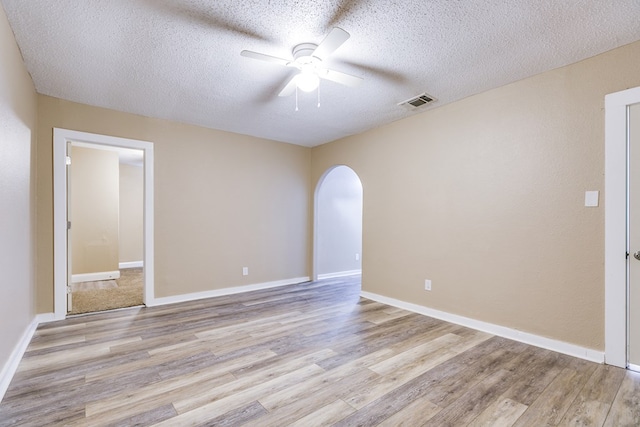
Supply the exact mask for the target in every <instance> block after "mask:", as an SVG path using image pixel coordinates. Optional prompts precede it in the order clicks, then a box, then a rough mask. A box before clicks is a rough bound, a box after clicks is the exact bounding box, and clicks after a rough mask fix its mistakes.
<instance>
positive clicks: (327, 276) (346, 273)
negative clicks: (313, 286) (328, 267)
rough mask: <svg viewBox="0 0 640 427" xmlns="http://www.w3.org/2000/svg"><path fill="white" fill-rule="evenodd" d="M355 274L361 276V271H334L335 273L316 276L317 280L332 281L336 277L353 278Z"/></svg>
mask: <svg viewBox="0 0 640 427" xmlns="http://www.w3.org/2000/svg"><path fill="white" fill-rule="evenodd" d="M356 274H362V270H347V271H336V272H335V273H325V274H318V280H322V279H334V278H336V277H346V276H355V275H356Z"/></svg>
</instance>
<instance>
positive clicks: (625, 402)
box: [604, 371, 640, 427]
mask: <svg viewBox="0 0 640 427" xmlns="http://www.w3.org/2000/svg"><path fill="white" fill-rule="evenodd" d="M639 425H640V373H638V372H631V371H626V372H625V376H624V379H623V380H622V384H621V385H620V389H619V390H618V393H617V395H616V397H615V399H614V401H613V404H612V405H611V409H610V410H609V414H608V415H607V418H606V420H605V423H604V427H621V426H625V427H626V426H629V427H631V426H639Z"/></svg>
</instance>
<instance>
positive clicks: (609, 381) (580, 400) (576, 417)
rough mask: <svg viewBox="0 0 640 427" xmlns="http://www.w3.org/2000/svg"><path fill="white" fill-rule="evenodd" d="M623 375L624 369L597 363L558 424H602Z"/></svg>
mask: <svg viewBox="0 0 640 427" xmlns="http://www.w3.org/2000/svg"><path fill="white" fill-rule="evenodd" d="M624 377H625V371H624V370H622V369H619V368H616V367H613V366H607V365H599V366H598V367H597V368H596V370H595V371H594V373H593V375H592V376H591V378H589V380H588V381H587V383H586V385H585V387H584V388H583V389H582V390H581V391H580V393H579V394H578V396H577V397H576V399H575V400H574V402H573V403H572V405H571V407H569V410H568V411H567V413H566V415H565V416H564V418H563V419H562V421H561V422H560V424H559V425H561V426H601V425H603V424H604V421H605V419H606V417H607V414H608V413H609V408H611V404H612V403H613V400H614V399H615V397H616V393H617V392H618V390H619V389H620V385H621V384H622V381H623V380H624Z"/></svg>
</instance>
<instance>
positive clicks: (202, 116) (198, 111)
mask: <svg viewBox="0 0 640 427" xmlns="http://www.w3.org/2000/svg"><path fill="white" fill-rule="evenodd" d="M0 1H1V3H2V5H3V6H4V9H5V11H6V13H7V16H8V18H9V22H10V24H11V26H12V28H13V30H14V32H15V35H16V39H17V41H18V45H19V46H20V49H21V50H22V54H23V56H24V59H25V62H26V65H27V68H28V70H29V72H30V73H31V75H32V77H33V80H34V83H35V86H36V90H37V91H38V92H39V93H42V94H45V95H50V96H54V97H58V98H63V99H67V100H71V101H76V102H81V103H85V104H90V105H95V106H100V107H106V108H111V109H115V110H120V111H126V112H131V113H137V114H141V115H144V116H150V117H157V118H164V119H170V120H175V121H180V122H184V123H190V124H196V125H201V126H206V127H210V128H215V129H223V130H227V131H232V132H237V133H241V134H248V135H254V136H259V137H263V138H269V139H274V140H278V141H284V142H289V143H294V144H299V145H306V146H314V145H318V144H322V143H326V142H329V141H333V140H335V139H338V138H341V137H344V136H347V135H351V134H356V133H360V132H362V131H365V130H368V129H371V128H374V127H377V126H380V125H382V124H385V123H389V122H391V121H394V120H398V119H400V118H403V117H407V116H409V115H412V114H416V113H417V112H420V111H424V110H417V111H408V110H407V109H405V108H401V107H399V106H397V103H398V102H400V101H404V100H406V99H407V98H410V97H412V96H414V95H418V94H420V93H422V92H427V93H429V94H430V95H433V96H434V97H436V98H437V99H438V102H436V103H435V104H433V105H431V106H428V107H427V108H436V107H437V106H440V105H444V104H446V103H449V102H452V101H455V100H458V99H461V98H464V97H467V96H469V95H472V94H475V93H479V92H482V91H485V90H488V89H491V88H494V87H498V86H501V85H504V84H507V83H510V82H513V81H516V80H519V79H522V78H525V77H528V76H531V75H534V74H537V73H540V72H543V71H546V70H550V69H553V68H557V67H561V66H564V65H567V64H570V63H573V62H577V61H579V60H582V59H584V58H588V57H590V56H594V55H596V54H599V53H601V52H604V51H607V50H610V49H613V48H615V47H618V46H621V45H624V44H627V43H630V42H633V41H636V40H639V39H640V1H639V0H606V1H604V0H562V1H558V0H535V1H534V0H509V1H506V0H484V1H480V0H476V1H474V0H459V1H454V0H429V1H427V0H419V1H400V0H398V1H393V0H387V1H382V0H380V1H376V0H367V1H365V0H360V1H357V0H334V1H318V0H296V1H293V0H288V1H284V0H245V1H238V0H222V1H214V0H209V1H205V0H173V1H171V0H108V1H106V0H56V1H55V2H53V1H50V0H28V1H25V0H0ZM335 26H338V27H340V28H343V29H344V30H346V31H347V32H349V33H350V34H351V38H350V39H349V40H347V41H346V42H345V43H344V44H343V45H342V46H341V47H340V48H339V49H338V50H336V51H335V52H334V53H333V54H332V55H331V56H330V57H329V58H328V59H327V60H326V61H325V65H327V66H329V67H330V68H333V69H336V70H338V71H342V72H345V73H349V74H354V75H357V76H360V77H363V78H364V81H363V83H362V84H361V85H360V86H358V87H356V88H350V87H346V86H341V85H339V84H337V83H334V82H329V81H324V80H323V81H322V83H321V85H320V96H321V107H320V108H317V107H316V104H317V100H316V94H315V93H311V94H309V93H302V92H301V93H300V95H299V98H298V102H299V111H295V96H291V97H278V96H277V94H278V93H279V92H280V90H281V89H282V87H283V86H284V84H285V83H286V82H287V80H288V79H289V77H290V76H291V73H292V72H293V70H292V69H291V68H287V67H283V66H280V65H278V64H273V63H268V62H261V61H257V60H255V59H251V58H245V57H242V56H240V52H241V51H242V50H243V49H248V50H252V51H257V52H262V53H265V54H269V55H273V56H277V57H282V58H290V57H291V49H292V48H293V47H294V46H295V45H297V44H299V43H303V42H311V43H316V44H317V43H320V42H321V41H322V39H323V38H324V36H325V35H326V34H328V33H329V31H330V30H331V29H332V28H333V27H335ZM639 60H640V58H639Z"/></svg>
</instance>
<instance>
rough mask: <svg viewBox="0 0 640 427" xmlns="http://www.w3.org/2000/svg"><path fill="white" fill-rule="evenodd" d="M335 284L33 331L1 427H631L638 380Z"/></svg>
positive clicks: (637, 412) (638, 409)
mask: <svg viewBox="0 0 640 427" xmlns="http://www.w3.org/2000/svg"><path fill="white" fill-rule="evenodd" d="M359 290H360V289H359V278H350V279H333V280H325V281H320V282H314V283H307V284H300V285H295V286H287V287H282V288H276V289H271V290H265V291H257V292H251V293H245V294H239V295H232V296H225V297H220V298H215V299H208V300H201V301H196V302H189V303H182V304H175V305H170V306H163V307H156V308H133V309H126V310H122V311H115V312H111V313H102V314H93V315H87V316H82V317H74V318H69V319H67V320H65V321H61V322H55V323H49V324H45V325H41V326H40V327H39V328H38V330H37V332H36V334H35V336H34V338H33V340H32V342H31V344H30V345H29V347H28V349H27V352H26V354H25V356H24V358H23V360H22V361H21V363H20V366H19V368H18V372H17V373H16V375H15V377H14V379H13V382H12V383H11V385H10V387H9V389H8V391H7V393H6V396H5V398H4V400H3V401H2V403H1V404H0V425H2V426H7V425H33V426H51V425H68V426H101V425H123V426H124V425H126V426H129V425H161V426H165V425H166V426H182V425H207V426H241V425H247V426H261V427H262V426H286V425H293V426H305V427H308V426H325V425H338V426H401V425H404V426H412V427H413V426H421V425H429V426H463V425H471V426H511V425H514V426H547V425H563V426H565V425H566V426H569V425H570V426H577V425H581V426H582V425H592V426H602V425H605V426H624V425H628V426H638V425H640V376H638V375H636V374H634V373H631V372H627V371H625V370H622V369H618V368H613V367H610V366H606V365H598V364H595V363H590V362H586V361H583V360H580V359H576V358H572V357H568V356H564V355H561V354H557V353H554V352H551V351H547V350H543V349H539V348H536V347H531V346H528V345H525V344H521V343H517V342H513V341H510V340H507V339H504V338H499V337H495V336H492V335H489V334H485V333H481V332H477V331H474V330H471V329H468V328H464V327H460V326H456V325H453V324H449V323H446V322H442V321H439V320H435V319H432V318H429V317H425V316H421V315H418V314H414V313H410V312H407V311H403V310H400V309H397V308H394V307H389V306H386V305H384V304H380V303H377V302H373V301H370V300H366V299H364V298H361V297H360V296H359Z"/></svg>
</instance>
